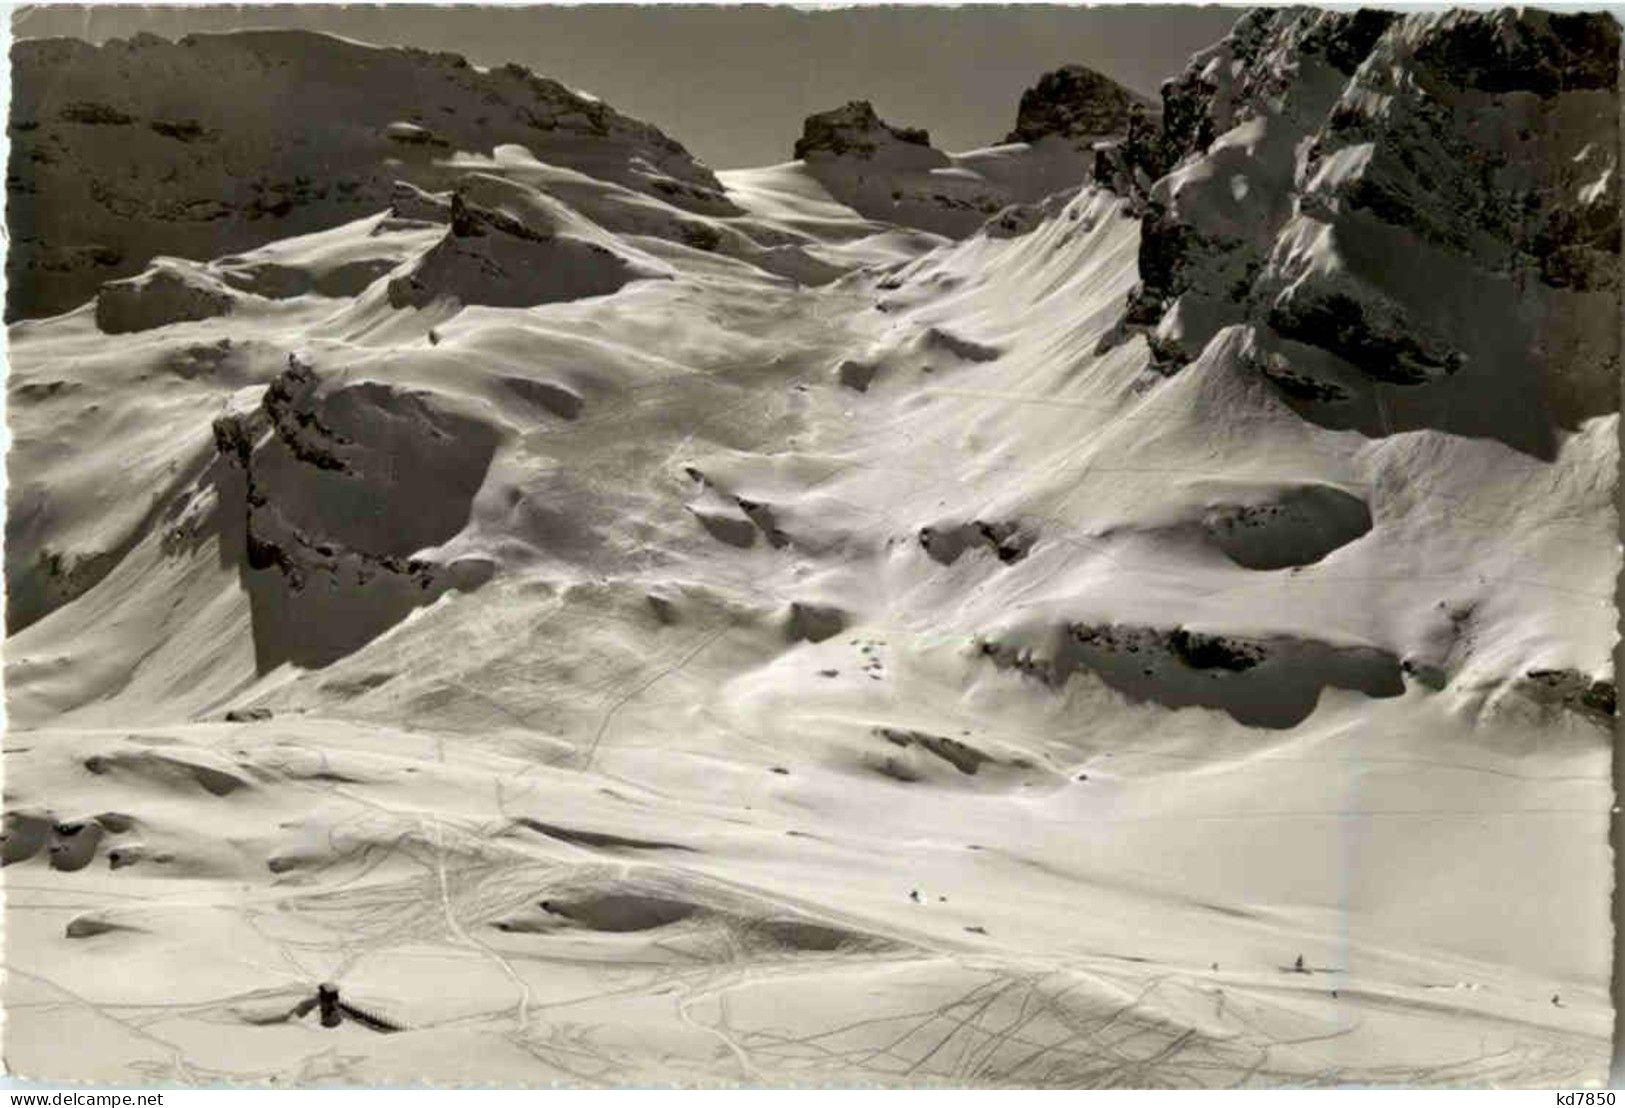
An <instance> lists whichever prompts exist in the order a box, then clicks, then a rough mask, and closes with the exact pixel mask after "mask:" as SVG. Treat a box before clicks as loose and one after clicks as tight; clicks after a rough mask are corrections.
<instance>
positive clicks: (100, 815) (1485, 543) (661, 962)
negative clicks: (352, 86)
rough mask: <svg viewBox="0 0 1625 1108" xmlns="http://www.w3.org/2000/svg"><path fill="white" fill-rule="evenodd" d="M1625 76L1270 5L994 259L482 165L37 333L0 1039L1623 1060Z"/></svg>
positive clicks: (197, 1063)
mask: <svg viewBox="0 0 1625 1108" xmlns="http://www.w3.org/2000/svg"><path fill="white" fill-rule="evenodd" d="M1565 51H1567V52H1566V53H1565ZM1617 51H1618V31H1617V27H1616V26H1615V25H1614V24H1613V23H1612V22H1611V21H1610V20H1607V19H1604V18H1594V17H1573V18H1571V17H1559V16H1554V15H1549V14H1546V13H1541V12H1527V13H1523V14H1521V15H1505V14H1481V15H1470V16H1464V15H1460V14H1425V15H1411V16H1405V17H1403V18H1394V17H1389V16H1375V17H1373V16H1370V15H1367V14H1363V13H1362V14H1326V13H1312V12H1303V11H1275V12H1270V13H1265V14H1262V15H1249V16H1246V17H1244V18H1243V19H1242V20H1241V22H1240V23H1239V24H1238V27H1237V30H1236V32H1235V33H1234V34H1233V35H1232V36H1231V37H1230V38H1228V39H1227V40H1225V41H1224V42H1223V43H1220V44H1218V45H1217V46H1216V47H1215V48H1214V49H1213V50H1211V51H1208V52H1206V53H1204V54H1203V55H1200V56H1198V57H1197V58H1196V59H1194V60H1193V63H1192V65H1191V67H1190V69H1189V70H1188V71H1186V72H1185V73H1183V74H1181V75H1178V76H1177V77H1175V78H1174V79H1173V80H1172V81H1170V83H1169V84H1168V85H1167V86H1166V88H1165V96H1164V104H1163V110H1162V112H1161V115H1160V118H1159V119H1157V120H1152V119H1151V118H1150V117H1149V116H1147V115H1145V114H1143V113H1140V114H1136V116H1135V117H1134V118H1135V119H1136V120H1137V121H1138V122H1137V123H1135V124H1133V125H1131V126H1130V127H1129V129H1128V130H1127V131H1126V132H1125V134H1124V136H1123V137H1122V139H1121V141H1120V142H1118V143H1117V144H1116V145H1114V146H1111V147H1109V148H1108V149H1105V150H1101V151H1095V150H1092V149H1091V150H1090V151H1089V152H1088V157H1089V161H1090V164H1089V166H1088V167H1087V168H1086V169H1084V170H1082V171H1080V173H1092V172H1096V170H1097V169H1098V183H1096V184H1088V185H1083V184H1081V183H1080V184H1075V185H1074V186H1073V187H1071V188H1070V189H1068V190H1067V191H1065V192H1063V193H1061V194H1060V195H1058V196H1048V197H1047V198H1046V197H1044V196H1043V194H1042V191H1041V190H1042V188H1043V186H1041V185H1039V184H1035V183H1034V182H1033V177H1031V176H1028V177H1023V175H1022V173H1023V171H1022V169H1021V166H1022V165H1023V164H1024V159H1025V164H1026V165H1027V166H1028V168H1029V170H1031V172H1032V173H1037V172H1038V171H1037V170H1033V169H1032V166H1033V165H1034V164H1035V163H1034V162H1032V161H1031V159H1030V158H1029V155H1030V153H1031V148H1029V147H1027V146H1026V145H1025V144H1015V145H1011V146H1007V147H1003V148H994V149H993V150H992V151H989V152H986V153H984V154H979V155H966V156H959V157H960V158H962V159H968V160H970V161H972V162H977V161H979V162H980V164H981V165H982V167H983V168H978V169H976V170H975V172H976V173H977V174H981V175H982V177H983V179H984V180H990V179H991V177H990V174H991V173H992V172H993V171H992V170H990V169H987V168H986V167H987V166H989V165H992V164H994V163H997V164H998V165H999V166H1000V167H1001V168H1000V170H999V171H1000V172H1005V173H1007V174H1008V175H1009V180H1011V181H1014V182H1016V184H1015V185H1012V186H1010V187H1011V188H1015V187H1018V186H1019V187H1021V188H1024V189H1027V190H1030V191H1028V192H1027V193H1025V195H1026V196H1028V197H1030V198H1031V203H1029V204H1028V205H1027V206H1026V207H1024V208H1022V209H1019V210H1016V211H1005V212H1002V213H998V214H997V215H996V217H995V218H993V219H990V220H989V221H987V222H985V223H983V224H982V225H981V226H980V227H979V228H978V229H975V230H967V229H964V228H958V229H954V230H952V233H951V234H948V233H932V232H931V230H930V229H929V228H924V229H922V228H923V227H924V225H923V223H922V222H921V221H920V220H918V219H916V218H914V217H913V216H912V215H910V216H909V217H907V218H904V217H902V216H898V217H896V218H887V217H886V216H885V215H884V214H883V213H881V212H879V211H878V210H875V209H872V208H870V207H869V206H868V205H867V203H864V204H862V205H861V206H860V205H858V204H855V203H851V202H850V201H849V202H845V203H843V201H842V198H841V197H840V196H839V195H838V191H839V190H838V189H836V188H833V187H830V186H829V185H828V184H827V183H826V182H825V181H824V180H823V179H822V178H821V177H820V176H819V174H818V172H817V168H818V167H817V164H816V163H817V155H816V152H815V151H807V150H804V151H803V153H806V154H809V157H807V158H804V159H802V160H800V161H798V162H794V163H790V164H787V165H783V166H776V167H770V168H768V169H761V170H749V171H738V172H731V173H724V174H721V175H720V181H719V183H720V185H721V187H722V189H724V190H725V191H726V199H727V203H728V205H729V209H728V211H726V212H722V211H716V212H708V211H699V212H695V211H688V210H685V209H683V208H682V207H680V206H677V205H674V204H673V203H671V202H670V201H669V198H663V197H661V196H659V195H652V194H651V193H650V191H649V190H646V189H642V188H632V187H629V186H628V185H627V183H626V182H625V181H623V180H621V179H619V178H617V177H616V176H615V174H614V173H611V172H608V171H602V172H603V174H604V175H602V176H600V175H598V174H597V173H595V171H594V167H593V166H591V165H588V166H586V167H582V166H580V165H574V164H570V165H560V164H557V163H556V162H554V161H550V159H549V158H548V157H547V156H546V154H544V153H543V152H542V150H540V149H538V148H537V147H535V146H530V145H529V144H526V145H527V147H528V149H518V148H516V147H514V146H504V147H498V148H495V149H491V150H488V151H486V152H483V153H482V152H480V151H478V150H470V151H467V152H462V153H456V154H454V153H452V152H451V151H449V150H448V151H441V152H439V153H437V154H435V155H434V156H433V158H432V159H431V161H432V164H433V166H434V172H435V174H436V175H437V177H436V182H437V183H436V184H435V187H432V188H431V187H427V186H425V187H413V186H411V185H410V184H403V185H402V186H401V187H400V188H398V189H392V191H391V192H390V193H389V195H388V198H387V199H386V200H385V201H383V202H382V203H380V204H379V205H378V207H377V209H376V210H374V211H372V212H363V213H357V218H356V219H355V220H354V221H352V222H350V223H347V224H344V225H342V226H339V227H337V228H333V229H329V230H325V231H322V232H320V233H316V234H310V235H306V236H303V237H299V238H292V239H288V240H285V241H279V242H276V243H272V244H269V245H266V246H264V247H262V248H260V249H258V250H255V251H252V252H249V253H242V254H238V255H236V256H228V257H224V258H215V259H213V260H210V261H190V262H186V261H180V260H168V261H162V262H159V263H156V264H155V265H153V266H151V267H149V268H148V269H146V270H145V271H143V273H141V274H139V275H136V276H135V277H134V279H133V280H123V281H117V282H110V283H109V284H107V285H105V286H104V287H103V288H102V289H101V290H100V291H99V292H98V293H97V295H96V298H95V300H94V301H93V302H86V303H84V304H83V305H81V306H80V307H78V308H76V309H75V310H74V311H71V312H69V313H67V314H64V315H62V316H59V317H57V318H54V319H49V320H40V321H31V322H25V323H19V324H15V325H13V326H12V327H11V329H10V336H9V337H10V356H11V363H12V373H11V379H10V383H9V391H8V403H9V405H10V408H9V411H10V421H11V430H12V434H13V437H14V448H13V452H12V455H11V458H10V461H9V466H10V482H11V483H10V487H11V490H12V492H11V503H10V505H9V507H10V512H9V514H8V531H7V560H6V564H7V580H8V587H9V589H10V592H11V597H12V602H11V603H12V608H11V611H10V613H8V615H9V618H10V619H11V623H12V626H13V627H14V628H16V629H17V630H16V631H15V633H14V634H13V635H12V637H11V639H10V641H9V642H8V644H7V658H6V667H7V668H6V678H7V698H8V699H7V706H8V712H9V716H10V731H9V734H8V737H7V745H6V755H5V763H6V769H7V774H6V808H7V815H6V818H7V830H6V839H5V844H4V845H5V858H6V861H7V862H8V863H9V864H10V866H9V868H8V869H7V871H6V874H7V879H8V880H7V885H8V892H7V896H8V909H7V918H6V924H7V951H8V953H7V957H8V965H9V968H10V970H11V973H10V974H9V976H8V980H7V984H6V989H7V990H8V993H7V1002H8V1011H10V1012H13V1013H18V1014H17V1015H13V1016H11V1017H10V1018H9V1020H8V1024H7V1029H6V1035H7V1058H8V1063H9V1064H11V1065H12V1066H13V1068H14V1069H15V1070H16V1071H17V1072H19V1073H22V1074H52V1075H69V1074H71V1075H73V1076H78V1077H84V1078H87V1079H97V1080H105V1081H112V1080H121V1079H122V1080H132V1079H135V1078H140V1079H141V1080H143V1081H155V1080H156V1081H183V1082H197V1081H213V1080H218V1079H223V1078H243V1079H253V1080H256V1081H267V1082H269V1081H271V1080H273V1079H274V1080H275V1081H276V1082H278V1083H282V1082H288V1081H318V1080H321V1081H340V1082H366V1081H373V1082H378V1081H385V1080H394V1081H397V1082H398V1081H399V1080H402V1079H408V1080H411V1079H420V1078H421V1079H425V1080H434V1081H461V1082H472V1083H485V1082H491V1081H497V1082H507V1083H518V1082H553V1081H565V1082H572V1083H589V1084H592V1083H649V1082H653V1081H680V1082H708V1083H716V1082H722V1081H727V1082H733V1081H742V1082H750V1083H771V1084H781V1083H790V1082H821V1083H828V1082H842V1083H851V1082H854V1081H860V1080H861V1081H865V1082H868V1081H880V1082H887V1083H898V1084H930V1083H951V1084H1005V1085H1105V1084H1117V1085H1151V1084H1171V1085H1231V1084H1288V1083H1316V1084H1323V1083H1361V1084H1484V1083H1488V1084H1516V1085H1534V1084H1541V1085H1545V1084H1552V1085H1562V1086H1575V1085H1582V1084H1595V1083H1598V1082H1600V1081H1601V1080H1602V1079H1603V1077H1604V1074H1605V1070H1606V1064H1607V1058H1608V1053H1609V1038H1608V1034H1609V1028H1610V1021H1611V1015H1612V1013H1611V1010H1610V1007H1609V1002H1608V996H1607V978H1608V966H1609V959H1610V955H1611V950H1610V940H1611V929H1610V928H1609V926H1608V924H1607V918H1608V917H1607V910H1608V894H1609V877H1610V858H1609V854H1608V851H1607V847H1606V829H1607V824H1608V811H1609V807H1610V804H1611V803H1612V794H1611V790H1610V788H1609V781H1608V773H1609V740H1610V735H1611V729H1612V725H1613V721H1614V684H1613V681H1614V675H1613V671H1612V666H1611V652H1612V649H1613V645H1614V638H1615V635H1614V627H1615V608H1614V604H1613V599H1612V589H1613V582H1614V579H1615V575H1616V574H1617V572H1618V570H1619V567H1620V561H1619V550H1618V545H1617V541H1616V538H1615V536H1616V533H1617V519H1616V515H1615V512H1614V507H1613V505H1614V498H1615V488H1616V477H1615V474H1616V469H1617V462H1618V446H1617V444H1618V432H1619V429H1618V403H1617V395H1616V394H1615V393H1614V392H1612V391H1610V386H1609V384H1608V382H1607V380H1606V378H1607V375H1608V374H1609V373H1610V372H1613V371H1612V370H1610V369H1609V367H1608V364H1607V362H1606V358H1607V356H1608V353H1607V351H1608V350H1609V349H1612V348H1609V347H1608V343H1609V342H1610V341H1614V342H1615V344H1616V347H1617V333H1616V330H1611V329H1617V327H1618V312H1617V306H1618V300H1617V297H1618V291H1617V281H1616V280H1615V278H1614V277H1613V276H1612V274H1613V270H1614V268H1615V267H1617V262H1618V249H1619V244H1618V241H1617V224H1614V225H1613V226H1614V227H1615V230H1614V231H1612V232H1611V231H1610V230H1609V226H1610V225H1609V224H1608V217H1607V216H1606V214H1605V213H1604V208H1603V206H1601V205H1602V203H1603V201H1602V199H1601V198H1603V197H1606V196H1609V195H1617V194H1614V193H1612V192H1611V191H1610V190H1613V189H1616V188H1617V179H1616V173H1615V172H1614V167H1616V166H1617V162H1618V153H1619V151H1618V140H1617V135H1616V132H1615V131H1614V130H1613V129H1612V125H1611V124H1609V125H1604V122H1605V121H1604V120H1603V116H1604V115H1605V114H1606V113H1608V112H1613V111H1614V110H1615V109H1617V86H1616V85H1615V84H1614V77H1613V74H1614V72H1615V70H1614V69H1613V68H1612V66H1613V65H1614V64H1615V63H1614V60H1613V59H1616V58H1617ZM1604 56H1606V59H1607V60H1606V62H1602V61H1599V59H1602V58H1604ZM1535 57H1539V58H1543V59H1550V60H1549V61H1545V62H1542V63H1541V64H1539V65H1536V64H1531V59H1532V58H1535ZM426 64H438V63H426ZM850 114H851V116H852V118H851V119H850V120H846V122H851V123H853V124H854V125H855V127H856V130H855V132H853V133H854V134H856V135H858V137H860V138H864V139H865V141H867V140H868V139H870V138H875V137H876V135H877V130H876V127H875V126H874V125H872V124H871V123H870V122H869V120H868V117H867V116H866V115H864V113H861V112H858V111H854V112H852V113H850ZM860 117H861V118H860ZM843 119H844V117H843ZM835 122H836V123H838V124H840V123H842V120H836V121H835ZM882 126H883V125H882ZM835 130H836V132H837V133H840V129H839V128H835ZM1523 131H1527V132H1528V136H1527V137H1526V138H1521V139H1520V138H1518V137H1517V136H1518V135H1519V134H1520V133H1521V132H1523ZM885 136H886V138H885V141H883V142H882V141H879V140H878V139H877V140H876V141H875V143H874V145H875V146H876V151H875V156H874V157H872V158H870V159H869V163H870V166H871V168H870V169H869V170H866V173H873V174H876V175H877V177H884V176H885V175H886V174H890V175H891V176H892V180H893V181H894V182H895V184H896V187H897V189H898V191H904V190H903V188H902V186H903V185H904V184H905V183H908V182H912V181H915V180H917V175H919V174H924V175H927V176H929V175H930V174H933V173H936V172H938V171H939V170H941V169H943V168H944V166H943V164H942V163H940V162H938V161H937V158H938V157H942V158H949V156H948V155H940V154H939V153H938V152H935V151H933V150H932V149H931V148H930V147H929V146H927V145H924V144H922V143H921V142H918V141H915V139H916V138H918V137H919V136H911V135H908V134H907V133H902V134H898V133H894V132H892V131H890V130H887V131H885ZM842 141H843V142H844V141H846V140H845V139H843V140H842ZM1091 145H1092V144H1091ZM905 148H907V149H905ZM1497 152H1499V153H1497ZM846 156H847V154H846V152H842V153H840V154H836V155H834V158H835V159H841V158H845V157H846ZM1497 157H1499V158H1500V161H1499V162H1496V158H1497ZM911 159H913V160H911ZM1480 159H1484V160H1482V161H1481V160H1480ZM915 161H918V163H919V164H918V165H915ZM957 164H961V163H956V162H955V161H954V159H952V158H949V161H948V163H947V166H948V168H954V167H955V166H956V165H957ZM967 172H971V170H969V169H967ZM1081 180H1082V177H1081V176H1080V178H1079V181H1080V182H1081ZM1106 183H1110V184H1112V185H1114V186H1115V188H1116V189H1117V190H1118V191H1112V190H1110V189H1108V188H1105V187H1102V186H1103V185H1104V184H1106ZM978 187H982V186H978ZM889 191H890V190H889V188H888V190H887V192H888V195H889ZM1374 197H1382V198H1384V199H1373V198H1374ZM1401 199H1403V200H1404V203H1400V202H1399V201H1400V200H1401ZM1466 204H1477V205H1479V207H1478V208H1476V209H1472V210H1473V211H1474V212H1476V213H1477V214H1476V215H1473V216H1471V218H1469V216H1468V215H1466V214H1464V212H1465V211H1466V209H1465V208H1464V207H1463V205H1466ZM1615 210H1616V211H1617V207H1616V209H1615ZM1497 212H1498V213H1501V216H1504V217H1505V218H1500V217H1497V216H1495V214H1494V213H1497ZM1514 215H1515V218H1514ZM1542 234H1546V235H1547V238H1546V239H1542V238H1540V236H1541V235H1542ZM1553 236H1555V238H1554V237H1553ZM1548 241H1550V242H1553V243H1556V244H1558V245H1559V246H1561V248H1562V251H1564V252H1565V253H1564V257H1565V258H1566V259H1567V260H1566V261H1564V262H1563V263H1562V264H1561V265H1560V266H1557V267H1556V268H1554V267H1553V262H1552V260H1551V259H1552V252H1551V250H1548V249H1547V248H1546V247H1545V246H1540V245H1537V244H1538V243H1541V242H1548ZM1548 271H1550V272H1548ZM1610 305H1611V306H1612V309H1613V311H1612V315H1610V314H1609V312H1604V311H1601V308H1602V307H1606V306H1610ZM1299 956H1301V959H1302V965H1301V972H1299V970H1298V968H1296V962H1297V959H1298V958H1299ZM322 980H332V981H335V982H337V983H338V985H339V986H340V988H341V989H342V990H343V991H344V993H345V995H346V996H347V997H349V998H351V999H353V1000H354V1001H356V1002H357V1003H359V1004H360V1005H361V1006H362V1007H364V1008H367V1009H369V1010H373V1011H377V1012H379V1013H381V1014H383V1015H384V1016H385V1017H386V1018H387V1019H389V1020H392V1021H394V1022H396V1023H399V1024H401V1025H403V1026H404V1027H405V1028H406V1030H404V1031H402V1032H401V1033H398V1034H389V1035H380V1034H376V1033H375V1032H374V1031H372V1030H370V1029H369V1028H367V1027H365V1026H362V1025H360V1024H345V1025H343V1026H341V1027H339V1028H337V1029H334V1030H327V1029H323V1028H322V1027H321V1026H320V1025H319V1024H317V1023H315V1022H314V1021H313V1020H312V1021H300V1020H298V1019H289V1018H285V1017H287V1014H288V1011H289V1010H290V1009H291V1008H292V1007H293V1005H294V1004H296V1003H297V1002H298V1001H299V1000H300V999H301V997H303V996H304V995H305V994H306V993H308V992H310V991H311V990H313V989H314V986H315V983H316V982H318V981H322ZM113 1005H117V1006H118V1007H116V1008H113V1007H111V1006H113ZM109 1011H116V1012H117V1014H118V1018H117V1020H114V1019H111V1018H108V1017H107V1016H106V1013H107V1012H109ZM341 1039H342V1041H341Z"/></svg>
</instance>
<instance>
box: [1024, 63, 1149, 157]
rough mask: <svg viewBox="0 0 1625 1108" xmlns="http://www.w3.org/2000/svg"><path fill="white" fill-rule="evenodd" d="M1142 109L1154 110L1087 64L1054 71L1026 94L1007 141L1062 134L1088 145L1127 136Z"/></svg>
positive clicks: (1138, 96)
mask: <svg viewBox="0 0 1625 1108" xmlns="http://www.w3.org/2000/svg"><path fill="white" fill-rule="evenodd" d="M1136 108H1139V109H1142V110H1147V109H1149V110H1152V111H1154V110H1155V109H1154V107H1153V106H1152V105H1151V103H1150V102H1149V101H1147V100H1146V99H1145V98H1144V97H1141V96H1140V95H1138V94H1137V93H1134V92H1130V91H1129V90H1128V89H1126V88H1124V87H1123V86H1122V85H1120V84H1118V83H1117V82H1116V81H1113V80H1112V79H1111V78H1110V77H1107V76H1105V75H1104V74H1101V73H1097V72H1095V71H1094V70H1092V69H1090V68H1088V67H1087V66H1082V65H1067V66H1062V67H1061V68H1060V69H1055V70H1051V71H1050V72H1048V73H1046V74H1044V75H1043V76H1042V77H1040V78H1039V79H1038V83H1037V84H1035V85H1033V86H1032V87H1031V88H1029V89H1028V90H1027V91H1026V92H1023V93H1022V94H1021V105H1020V107H1019V108H1018V109H1017V112H1016V127H1015V130H1013V131H1011V132H1010V133H1009V134H1008V135H1006V136H1005V139H1004V141H1005V142H1038V141H1039V140H1040V139H1044V138H1048V137H1050V136H1052V135H1053V136H1056V137H1058V138H1062V139H1066V140H1068V141H1071V142H1075V143H1079V144H1082V145H1085V146H1087V145H1090V144H1091V143H1093V142H1096V141H1099V140H1101V139H1105V138H1109V137H1113V136H1121V135H1123V134H1125V133H1126V132H1127V131H1128V126H1129V120H1130V118H1131V117H1132V116H1133V114H1134V110H1135V109H1136Z"/></svg>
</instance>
